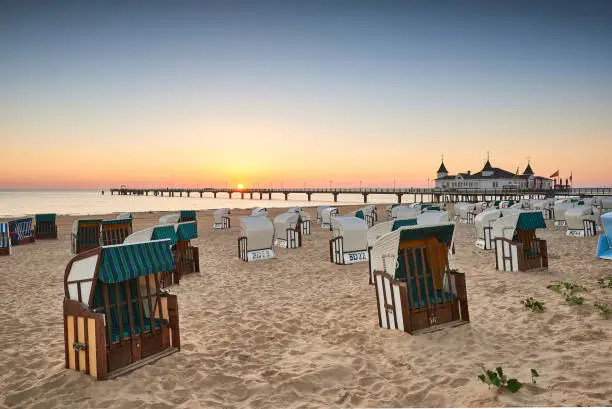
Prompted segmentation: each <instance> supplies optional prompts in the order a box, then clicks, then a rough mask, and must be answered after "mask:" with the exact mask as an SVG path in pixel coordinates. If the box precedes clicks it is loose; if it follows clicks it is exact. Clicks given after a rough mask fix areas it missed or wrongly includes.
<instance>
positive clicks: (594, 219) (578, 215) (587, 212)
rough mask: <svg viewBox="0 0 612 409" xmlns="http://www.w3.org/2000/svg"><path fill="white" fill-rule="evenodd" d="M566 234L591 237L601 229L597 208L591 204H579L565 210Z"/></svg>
mask: <svg viewBox="0 0 612 409" xmlns="http://www.w3.org/2000/svg"><path fill="white" fill-rule="evenodd" d="M565 223H566V226H567V232H566V235H567V236H572V237H591V236H595V235H597V234H598V233H599V232H600V231H601V226H600V222H599V209H598V208H596V207H595V206H591V205H581V206H576V207H572V208H569V209H567V210H566V211H565Z"/></svg>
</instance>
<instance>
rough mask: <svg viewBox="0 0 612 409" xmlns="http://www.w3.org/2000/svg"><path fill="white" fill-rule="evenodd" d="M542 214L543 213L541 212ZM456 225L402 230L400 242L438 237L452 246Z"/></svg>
mask: <svg viewBox="0 0 612 409" xmlns="http://www.w3.org/2000/svg"><path fill="white" fill-rule="evenodd" d="M540 214H541V213H540ZM454 231H455V225H453V224H444V225H440V226H423V227H415V228H411V229H406V230H402V231H401V232H400V242H406V241H413V240H425V239H429V238H431V237H435V238H436V239H438V241H439V242H440V243H445V244H446V245H448V246H450V244H451V241H452V240H453V232H454Z"/></svg>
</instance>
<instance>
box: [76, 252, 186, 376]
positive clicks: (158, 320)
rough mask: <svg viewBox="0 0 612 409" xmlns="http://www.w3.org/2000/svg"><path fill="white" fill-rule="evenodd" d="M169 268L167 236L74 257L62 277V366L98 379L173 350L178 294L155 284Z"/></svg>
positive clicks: (170, 257) (177, 333)
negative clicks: (63, 351)
mask: <svg viewBox="0 0 612 409" xmlns="http://www.w3.org/2000/svg"><path fill="white" fill-rule="evenodd" d="M174 268H175V265H174V259H173V255H172V252H171V250H170V244H169V240H155V241H149V242H140V243H128V244H121V245H114V246H104V247H99V248H96V249H92V250H89V251H87V252H84V253H81V254H79V255H77V256H75V257H74V258H73V259H72V260H71V261H70V262H69V263H68V266H67V267H66V273H65V278H64V288H65V298H64V335H65V346H64V347H65V359H66V368H68V369H74V370H77V371H81V372H85V373H87V374H89V375H91V376H93V377H95V378H97V379H100V380H103V379H107V378H110V377H115V376H119V375H121V374H123V373H126V372H128V371H130V370H133V369H136V368H138V367H139V366H142V365H144V364H147V363H151V362H153V361H154V360H156V359H159V358H161V357H164V356H167V355H169V354H171V353H173V352H176V351H178V350H179V349H180V330H179V316H178V300H177V296H176V295H171V294H168V293H166V292H164V291H162V290H161V285H160V274H162V273H164V272H168V271H172V270H173V269H174Z"/></svg>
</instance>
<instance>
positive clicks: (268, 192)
mask: <svg viewBox="0 0 612 409" xmlns="http://www.w3.org/2000/svg"><path fill="white" fill-rule="evenodd" d="M110 193H111V195H115V194H117V195H136V196H149V195H151V196H161V197H163V196H168V197H175V196H179V197H182V196H183V194H184V195H185V196H186V197H190V196H191V194H192V193H193V194H195V195H198V194H199V195H200V197H204V195H205V194H208V195H209V196H210V195H211V196H212V197H214V198H216V197H217V195H218V194H220V193H221V194H225V195H227V197H229V198H233V197H235V195H236V194H238V195H240V198H241V199H244V198H245V195H248V198H249V199H256V198H259V199H272V194H273V193H277V194H283V195H284V196H285V200H289V195H291V194H305V195H306V197H307V198H308V201H310V200H311V197H312V195H313V194H315V193H316V194H330V195H332V197H333V199H334V202H337V201H338V196H340V195H341V194H359V195H362V196H363V202H364V203H367V202H368V196H370V195H376V194H384V195H396V196H397V203H401V201H402V197H403V196H404V195H413V199H414V200H413V201H414V202H415V203H419V202H420V203H423V202H436V203H439V202H481V201H482V202H488V201H492V200H520V199H545V198H547V197H567V196H582V197H589V196H612V188H602V187H593V188H569V189H547V190H534V189H491V190H480V189H440V188H412V187H410V188H365V187H363V188H314V189H307V188H280V189H273V188H244V189H238V188H216V187H208V188H172V187H164V188H129V187H127V186H121V187H120V188H112V189H110Z"/></svg>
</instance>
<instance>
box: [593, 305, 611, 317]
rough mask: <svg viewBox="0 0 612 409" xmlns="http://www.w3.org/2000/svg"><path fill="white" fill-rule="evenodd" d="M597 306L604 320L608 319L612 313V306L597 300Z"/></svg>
mask: <svg viewBox="0 0 612 409" xmlns="http://www.w3.org/2000/svg"><path fill="white" fill-rule="evenodd" d="M595 308H597V311H598V312H599V315H601V317H602V318H603V319H604V320H607V319H608V318H609V317H610V315H612V308H610V306H609V305H608V304H606V303H603V302H601V301H597V302H595Z"/></svg>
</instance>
